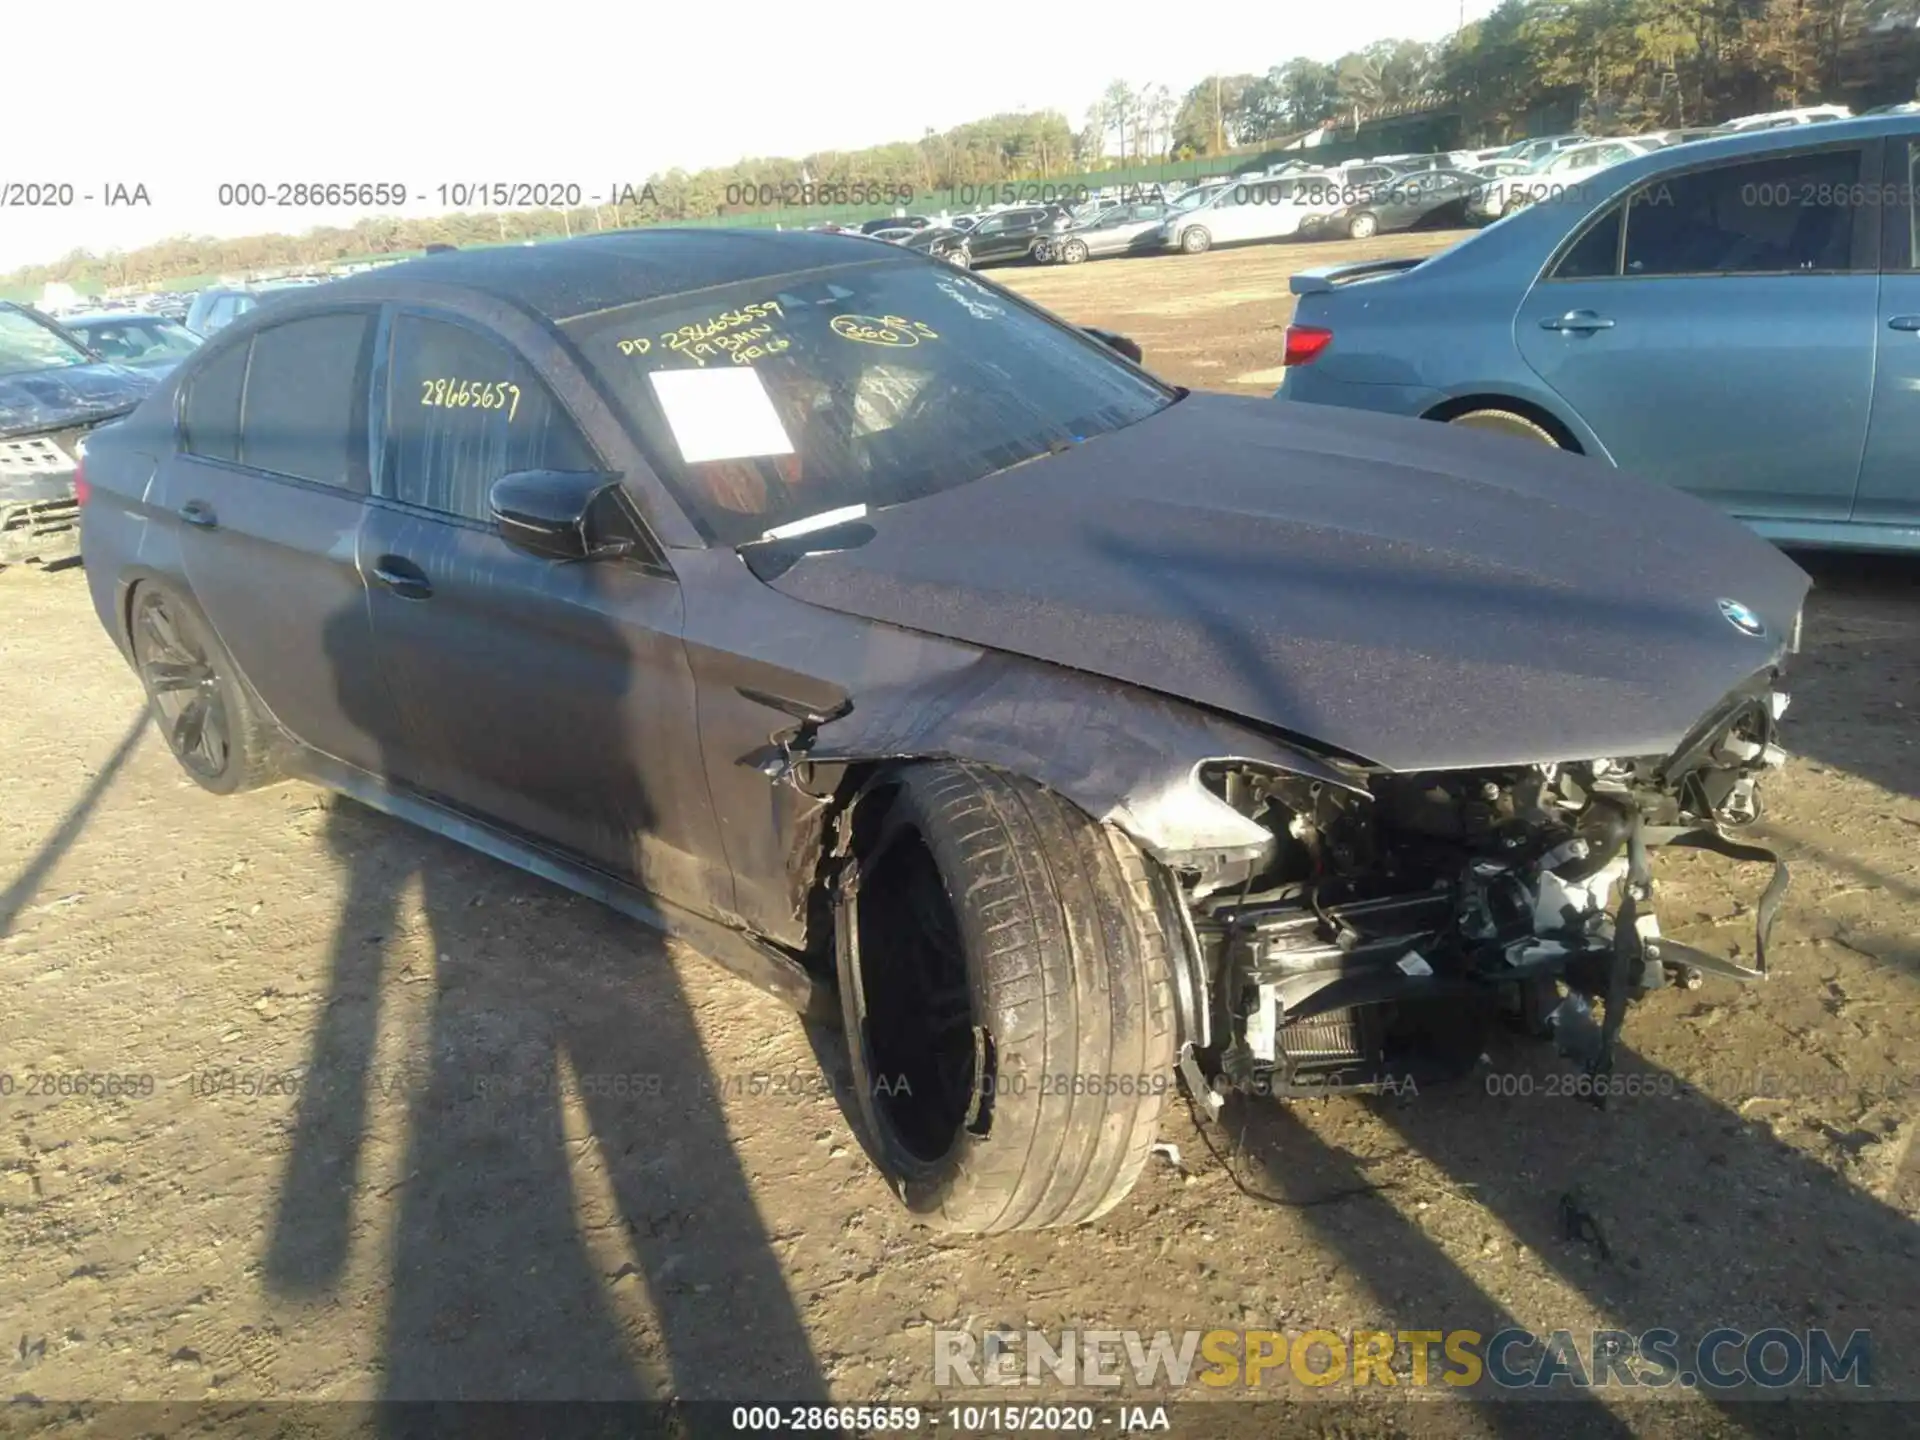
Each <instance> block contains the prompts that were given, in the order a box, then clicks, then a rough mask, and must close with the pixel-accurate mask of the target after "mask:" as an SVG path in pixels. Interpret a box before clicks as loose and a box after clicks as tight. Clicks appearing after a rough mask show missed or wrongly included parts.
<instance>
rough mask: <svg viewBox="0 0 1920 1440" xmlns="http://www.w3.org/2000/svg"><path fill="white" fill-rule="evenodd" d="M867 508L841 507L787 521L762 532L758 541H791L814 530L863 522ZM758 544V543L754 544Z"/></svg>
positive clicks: (861, 506) (862, 505) (860, 506)
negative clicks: (853, 521) (851, 522)
mask: <svg viewBox="0 0 1920 1440" xmlns="http://www.w3.org/2000/svg"><path fill="white" fill-rule="evenodd" d="M866 517H867V507H866V506H865V505H864V504H861V505H842V506H840V507H839V508H838V509H836V510H822V511H821V512H820V513H819V514H818V515H808V516H806V517H805V518H804V519H800V520H789V521H787V523H786V524H784V525H776V526H774V527H773V528H772V529H771V530H767V531H763V532H762V533H761V535H760V541H762V542H764V541H767V540H791V539H792V538H793V537H794V536H796V535H807V534H811V533H812V532H813V531H815V530H827V529H830V528H832V527H833V526H835V525H843V524H845V523H846V522H847V521H849V520H864V519H866ZM756 543H759V542H756Z"/></svg>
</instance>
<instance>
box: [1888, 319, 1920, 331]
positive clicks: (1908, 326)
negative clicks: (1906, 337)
mask: <svg viewBox="0 0 1920 1440" xmlns="http://www.w3.org/2000/svg"><path fill="white" fill-rule="evenodd" d="M1887 328H1888V329H1889V330H1906V331H1920V315H1896V316H1894V317H1893V318H1892V319H1891V320H1889V321H1887Z"/></svg>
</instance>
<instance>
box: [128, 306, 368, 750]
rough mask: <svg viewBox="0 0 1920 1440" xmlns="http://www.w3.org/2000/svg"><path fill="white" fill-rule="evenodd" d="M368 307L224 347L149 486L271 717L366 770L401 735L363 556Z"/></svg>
mask: <svg viewBox="0 0 1920 1440" xmlns="http://www.w3.org/2000/svg"><path fill="white" fill-rule="evenodd" d="M374 314H375V312H374V311H373V310H371V309H368V310H360V311H349V312H343V313H338V314H329V315H318V316H311V317H303V318H301V319H298V320H290V321H288V322H286V323H284V324H280V325H274V326H271V327H269V328H267V329H264V330H260V331H257V332H255V334H254V335H253V336H252V337H251V338H250V339H245V340H242V341H240V343H238V344H229V345H228V346H227V347H226V349H225V351H224V353H222V354H221V355H219V356H217V357H215V358H214V359H213V360H212V362H211V363H210V364H209V365H207V366H206V368H205V369H203V370H201V371H200V372H199V373H198V374H197V375H196V376H195V377H194V379H193V383H192V385H191V387H190V388H189V389H188V391H187V393H186V395H185V397H184V401H183V409H182V419H183V425H182V436H181V445H180V449H179V452H178V453H176V454H174V455H172V456H169V457H168V458H167V460H166V462H165V463H164V464H163V466H162V467H161V471H160V476H159V479H158V486H157V489H156V491H155V503H156V506H157V507H158V508H159V509H160V510H161V512H162V513H163V514H164V515H166V516H167V517H168V521H169V523H170V524H172V525H173V527H174V529H175V533H176V534H177V536H178V537H179V545H180V556H181V562H182V566H183V568H184V570H185V572H186V577H187V583H188V584H189V586H190V587H191V588H192V590H193V593H194V597H195V598H196V599H197V600H198V601H199V602H200V607H201V609H202V610H204V611H205V612H206V616H207V619H208V621H209V622H210V623H211V624H212V625H213V628H214V632H215V633H216V634H217V635H219V637H220V639H221V642H222V643H223V644H224V645H225V646H226V647H227V649H228V651H229V652H230V653H231V654H232V655H233V658H234V659H235V660H236V661H237V662H239V665H240V669H241V672H242V673H243V674H244V675H245V676H246V677H247V679H248V681H249V682H250V683H251V684H252V685H253V688H254V690H255V691H256V692H257V693H258V694H259V696H260V698H261V700H262V701H264V702H265V704H266V706H267V709H268V710H269V711H270V712H271V713H272V714H273V716H274V717H275V718H276V719H277V720H279V721H280V723H281V724H282V725H284V726H285V727H286V728H287V729H288V730H290V731H292V732H293V734H294V735H296V736H298V737H299V738H300V739H301V740H302V741H304V742H305V743H306V744H308V745H310V746H312V747H313V748H314V749H315V750H318V751H320V752H322V753H323V754H327V755H332V756H334V757H336V758H338V759H341V760H345V761H347V762H348V763H349V764H353V765H358V766H362V767H371V766H373V765H374V764H376V763H377V762H378V760H379V757H380V755H381V754H382V753H383V751H384V749H385V747H386V745H387V744H388V743H389V741H390V740H391V738H392V735H393V733H394V730H395V718H394V712H393V707H392V703H391V700H390V697H389V696H388V694H387V691H386V688H385V686H384V685H383V684H382V683H381V679H380V675H379V671H378V667H377V665H376V662H375V660H374V655H373V631H372V628H371V626H370V624H369V621H368V618H367V593H366V586H365V585H364V584H363V583H362V580H361V576H360V569H359V564H358V554H357V547H358V544H359V539H360V528H361V523H362V521H363V519H364V517H365V515H366V512H367V489H368V451H367V396H368V369H369V363H370V359H371V355H372V347H373V328H374V324H373V322H374ZM243 396H244V406H243V404H242V397H243Z"/></svg>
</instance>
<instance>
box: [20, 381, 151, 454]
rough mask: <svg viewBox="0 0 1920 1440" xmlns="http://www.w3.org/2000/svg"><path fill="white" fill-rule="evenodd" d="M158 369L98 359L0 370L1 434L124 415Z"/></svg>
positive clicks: (142, 395) (144, 393) (140, 397)
mask: <svg viewBox="0 0 1920 1440" xmlns="http://www.w3.org/2000/svg"><path fill="white" fill-rule="evenodd" d="M160 379H161V372H156V371H153V370H134V369H130V368H129V367H127V366H124V365H111V364H107V363H104V362H102V363H101V364H97V365H67V366H63V367H61V368H59V369H56V370H31V371H28V372H27V373H25V374H22V375H0V437H5V436H9V435H30V434H32V433H34V432H35V431H39V430H58V429H62V428H64V427H66V426H69V425H85V424H90V423H92V422H93V421H96V420H105V419H108V418H109V417H111V416H114V415H121V414H125V413H126V412H127V411H128V410H131V409H132V408H133V407H134V406H135V405H138V404H139V403H140V402H141V401H142V400H144V399H146V397H147V392H148V391H150V390H152V389H153V387H154V385H155V384H156V383H158V381H159V380H160Z"/></svg>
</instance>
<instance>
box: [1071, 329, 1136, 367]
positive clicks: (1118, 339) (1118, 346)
mask: <svg viewBox="0 0 1920 1440" xmlns="http://www.w3.org/2000/svg"><path fill="white" fill-rule="evenodd" d="M1080 328H1081V329H1082V330H1085V331H1086V332H1087V334H1089V335H1091V336H1092V337H1093V338H1094V339H1096V340H1098V341H1099V342H1100V343H1101V344H1102V345H1104V346H1106V347H1107V348H1108V349H1109V350H1117V351H1119V353H1120V354H1122V355H1124V356H1126V357H1127V359H1129V360H1131V361H1132V362H1133V363H1134V364H1136V365H1138V364H1139V363H1140V344H1139V342H1138V341H1136V340H1130V339H1128V338H1127V337H1126V336H1125V335H1122V334H1120V333H1118V332H1117V331H1113V330H1096V329H1094V328H1093V326H1091V325H1082V326H1081V327H1080Z"/></svg>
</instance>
